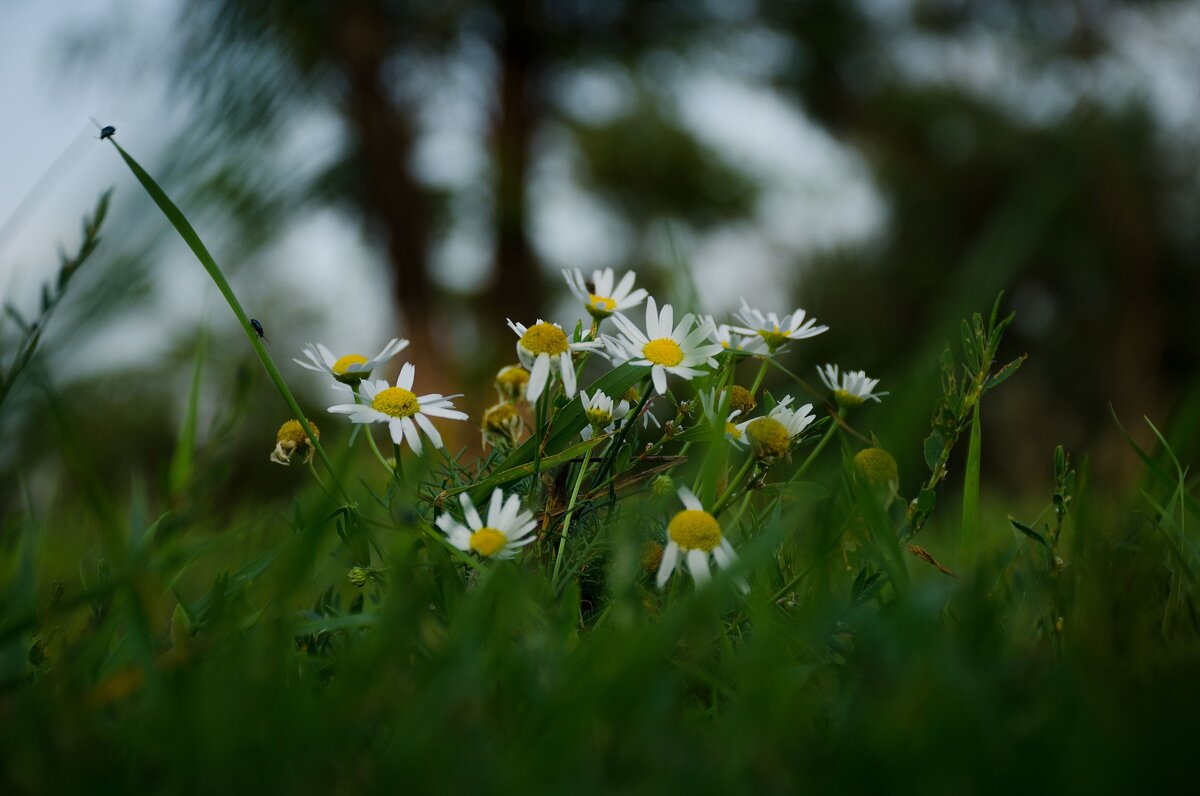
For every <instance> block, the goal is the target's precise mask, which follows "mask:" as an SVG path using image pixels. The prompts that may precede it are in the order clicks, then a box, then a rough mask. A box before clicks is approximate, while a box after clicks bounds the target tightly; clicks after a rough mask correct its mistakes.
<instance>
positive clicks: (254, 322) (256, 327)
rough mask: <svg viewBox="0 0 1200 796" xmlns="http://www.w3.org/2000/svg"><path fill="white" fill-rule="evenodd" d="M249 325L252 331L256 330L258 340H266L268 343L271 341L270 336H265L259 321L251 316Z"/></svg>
mask: <svg viewBox="0 0 1200 796" xmlns="http://www.w3.org/2000/svg"><path fill="white" fill-rule="evenodd" d="M250 326H251V327H252V328H253V329H254V331H256V332H258V337H259V339H260V340H266V341H267V342H268V343H269V342H271V338H269V337H267V335H266V333H265V332H264V331H263V325H262V324H261V323H259V322H258V320H257V319H255V318H251V319H250Z"/></svg>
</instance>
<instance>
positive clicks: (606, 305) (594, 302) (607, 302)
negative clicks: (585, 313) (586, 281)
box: [588, 293, 617, 314]
mask: <svg viewBox="0 0 1200 796" xmlns="http://www.w3.org/2000/svg"><path fill="white" fill-rule="evenodd" d="M616 308H617V302H615V301H613V300H612V299H610V298H609V297H608V296H597V295H596V294H595V293H588V309H590V310H599V311H600V312H603V313H605V314H608V313H610V312H612V311H613V310H615V309H616Z"/></svg>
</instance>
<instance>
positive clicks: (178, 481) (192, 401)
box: [167, 329, 208, 499]
mask: <svg viewBox="0 0 1200 796" xmlns="http://www.w3.org/2000/svg"><path fill="white" fill-rule="evenodd" d="M207 348H208V334H207V332H206V331H205V330H204V329H201V330H200V336H199V337H198V338H197V339H196V355H195V361H194V362H193V364H192V385H191V388H190V389H189V390H188V400H187V407H186V408H185V409H184V413H183V424H182V425H181V426H180V428H179V441H178V442H177V443H176V445H175V453H174V455H173V456H172V457H171V468H170V470H169V471H168V475H167V484H168V492H169V494H170V495H171V497H172V498H173V499H174V498H178V497H179V496H180V494H182V492H183V490H184V489H185V488H186V487H187V485H188V484H189V483H190V482H191V480H192V460H193V458H194V456H195V451H196V423H197V411H196V409H197V406H198V405H199V403H200V385H201V383H202V382H201V376H202V375H203V372H204V355H205V352H206V349H207Z"/></svg>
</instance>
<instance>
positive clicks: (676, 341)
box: [605, 298, 721, 395]
mask: <svg viewBox="0 0 1200 796" xmlns="http://www.w3.org/2000/svg"><path fill="white" fill-rule="evenodd" d="M674 317H675V311H674V310H673V309H672V308H671V305H670V304H664V305H663V308H662V312H659V310H658V306H657V305H656V304H655V303H654V299H653V298H648V299H646V331H645V333H643V332H642V330H641V329H639V328H637V326H636V325H635V324H634V323H633V321H631V320H629V319H628V318H626V317H625V316H624V315H620V314H618V315H614V316H613V321H614V322H616V324H617V329H618V330H619V331H620V333H621V336H620V337H606V338H605V346H606V347H607V348H608V349H609V351H610V352H612V354H613V356H614V357H615V358H619V359H622V360H624V361H625V362H632V363H633V364H635V365H646V366H649V367H650V377H651V379H652V380H653V381H654V389H655V390H656V391H657V392H658V393H659V394H660V395H661V394H662V393H665V392H666V391H667V374H668V373H671V374H674V375H676V376H681V377H683V378H685V379H694V378H695V377H696V376H702V375H704V371H702V370H699V369H697V367H696V366H697V365H708V366H709V367H716V364H717V362H716V360H715V359H713V357H714V356H716V355H717V354H719V353H720V352H721V346H719V345H716V344H709V345H703V344H702V343H703V341H704V339H705V338H706V337H708V335H709V331H710V330H709V328H708V322H707V321H704V322H702V323H700V324H699V325H697V326H696V328H694V329H693V328H692V325H693V324H694V323H695V322H696V318H695V316H693V315H692V314H691V313H690V312H689V313H688V314H687V315H684V316H683V319H682V320H680V321H679V324H678V325H677V326H675V327H674V328H671V325H672V323H674Z"/></svg>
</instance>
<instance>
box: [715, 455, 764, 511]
mask: <svg viewBox="0 0 1200 796" xmlns="http://www.w3.org/2000/svg"><path fill="white" fill-rule="evenodd" d="M752 464H754V457H753V456H747V457H746V461H745V463H743V464H742V467H741V469H740V470H738V472H737V475H735V476H734V477H733V478H732V479H731V480H730V481H729V483H728V484H726V486H725V493H724V494H723V495H721V497H720V498H719V499H718V500H717V504H716V505H715V506H713V510H712V513H713V516H714V517H716V516H717V515H718V514H720V513H721V511H722V510H723V509H724V508H725V506H726V504H728V503H729V500H730V498H732V497H733V495H734V493H735V492H737V488H738V484H740V483H741V482H742V480H743V479H745V477H746V473H748V472H750V465H752Z"/></svg>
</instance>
